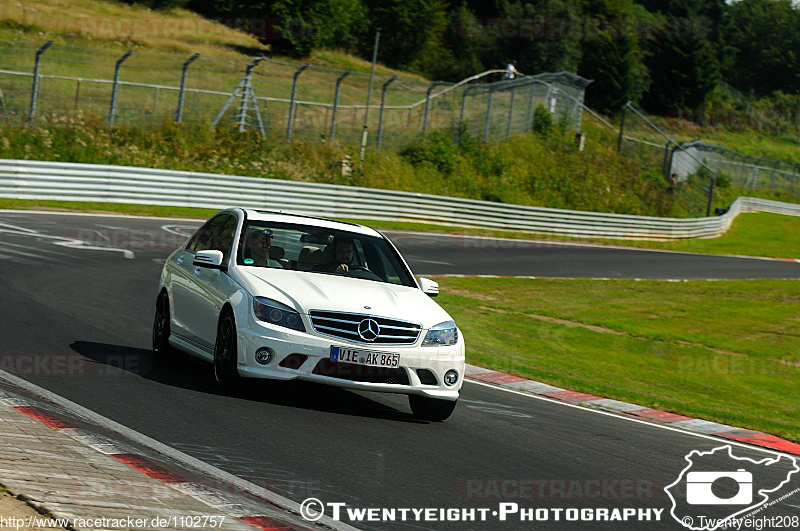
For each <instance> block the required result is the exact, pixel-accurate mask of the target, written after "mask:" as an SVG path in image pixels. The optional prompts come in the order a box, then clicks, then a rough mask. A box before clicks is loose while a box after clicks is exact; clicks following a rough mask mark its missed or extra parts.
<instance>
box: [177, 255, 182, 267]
mask: <svg viewBox="0 0 800 531" xmlns="http://www.w3.org/2000/svg"><path fill="white" fill-rule="evenodd" d="M175 261H176V262H178V265H181V264H182V263H183V257H182V256H179V257H178V259H177V260H175Z"/></svg>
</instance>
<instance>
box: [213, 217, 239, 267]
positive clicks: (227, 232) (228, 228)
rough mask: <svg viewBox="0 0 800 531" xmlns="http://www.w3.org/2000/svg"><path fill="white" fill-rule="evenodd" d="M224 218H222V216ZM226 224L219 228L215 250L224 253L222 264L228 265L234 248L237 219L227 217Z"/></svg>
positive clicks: (215, 239) (215, 238)
mask: <svg viewBox="0 0 800 531" xmlns="http://www.w3.org/2000/svg"><path fill="white" fill-rule="evenodd" d="M220 217H222V216H220ZM225 217H226V218H227V219H226V220H225V223H223V225H222V226H221V227H220V228H219V230H218V231H217V232H216V234H215V237H214V247H213V249H214V250H217V251H222V262H223V263H226V262H227V261H228V258H230V255H231V247H233V233H234V232H235V231H236V217H235V216H231V215H227V216H225Z"/></svg>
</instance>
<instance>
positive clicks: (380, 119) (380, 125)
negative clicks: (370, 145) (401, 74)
mask: <svg viewBox="0 0 800 531" xmlns="http://www.w3.org/2000/svg"><path fill="white" fill-rule="evenodd" d="M396 79H397V76H392V77H390V78H389V80H388V81H387V82H386V83H384V84H383V89H381V110H380V113H379V114H378V138H377V140H376V142H375V144H376V146H375V147H376V148H377V150H378V151H380V150H381V140H383V112H384V110H385V109H386V89H388V88H389V85H391V84H392V82H393V81H394V80H396Z"/></svg>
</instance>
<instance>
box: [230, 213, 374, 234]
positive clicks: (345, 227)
mask: <svg viewBox="0 0 800 531" xmlns="http://www.w3.org/2000/svg"><path fill="white" fill-rule="evenodd" d="M242 210H243V211H244V212H245V214H247V220H248V221H266V222H274V223H293V224H297V225H309V226H311V227H321V228H324V229H333V230H338V231H346V232H354V233H357V234H363V235H365V236H375V237H378V238H381V237H382V234H381V233H380V232H378V231H377V230H375V229H373V228H370V227H367V226H365V225H358V224H356V223H345V222H343V221H332V220H330V219H323V218H315V217H313V216H301V215H299V214H287V213H284V212H270V211H268V210H253V209H248V208H244V209H242Z"/></svg>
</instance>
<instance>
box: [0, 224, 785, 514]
mask: <svg viewBox="0 0 800 531" xmlns="http://www.w3.org/2000/svg"><path fill="white" fill-rule="evenodd" d="M197 225H198V223H196V222H186V221H171V220H154V219H143V218H141V219H135V218H122V217H110V216H108V217H100V216H73V215H63V214H33V213H9V212H0V294H2V295H0V315H2V322H3V331H2V335H1V336H0V338H1V339H0V346H1V347H2V355H0V369H3V370H5V371H8V372H11V373H14V374H16V375H18V376H20V377H22V378H24V379H26V380H28V381H30V382H32V383H34V384H36V385H39V386H41V387H44V388H46V389H48V390H50V391H52V392H54V393H57V394H59V395H61V396H63V397H66V398H67V399H69V400H71V401H74V402H76V403H78V404H80V405H82V406H85V407H87V408H89V409H91V410H93V411H95V412H97V413H99V414H101V415H104V416H106V417H108V418H110V419H112V420H114V421H116V422H119V423H121V424H123V425H125V426H128V427H130V428H132V429H134V430H137V431H139V432H141V433H143V434H145V435H147V436H149V437H152V438H154V439H156V440H158V441H160V442H163V443H166V444H168V445H170V446H172V447H174V448H176V449H179V450H181V451H183V452H185V453H187V454H190V455H192V456H194V457H197V458H199V459H201V460H203V461H205V462H207V463H209V464H212V465H214V466H217V467H219V468H221V469H223V470H226V471H228V472H231V473H233V474H236V475H237V476H239V477H241V478H244V479H247V480H249V481H251V482H254V483H256V484H258V485H261V486H265V487H267V488H269V489H271V490H274V491H276V492H278V493H279V494H282V495H284V496H286V497H288V498H291V499H293V500H296V501H302V500H304V499H306V498H309V497H315V498H319V499H320V500H322V501H324V502H343V503H346V504H347V506H352V507H365V508H366V507H379V508H392V507H395V508H401V507H412V508H456V509H469V508H476V509H480V508H488V509H490V510H497V509H498V504H499V503H502V502H509V503H512V502H513V503H518V504H519V506H520V507H523V508H530V507H535V508H544V509H558V508H562V509H567V508H578V509H586V508H592V509H597V508H609V509H614V508H619V509H622V508H635V509H646V508H652V509H662V510H663V512H662V514H661V518H660V519H661V521H660V522H652V521H651V522H649V523H645V522H636V521H633V522H628V523H627V524H625V523H620V522H616V521H613V522H597V521H595V522H588V523H587V522H583V523H581V522H565V521H563V520H561V521H555V520H554V518H555V517H554V514H555V513H554V512H552V511H551V512H549V513H548V515H549V520H548V521H546V522H534V523H531V522H520V521H519V515H518V514H511V515H510V516H509V518H508V520H506V521H500V520H499V518H498V517H495V516H493V514H492V513H491V512H489V513H487V521H486V522H466V523H465V522H436V523H430V522H427V523H426V522H404V523H401V522H392V523H385V522H370V523H355V524H354V525H356V526H357V527H359V528H363V529H395V528H409V529H410V528H414V529H477V528H480V529H484V528H493V529H532V528H545V529H578V528H580V529H619V528H626V529H643V528H647V529H650V528H655V529H677V528H681V527H680V526H679V525H678V523H677V522H676V521H675V520H673V518H672V517H671V516H670V515H669V512H670V507H671V501H670V498H669V497H668V496H667V495H666V494H665V493H664V490H663V489H664V486H666V485H668V484H670V483H672V482H674V481H675V480H676V479H677V478H678V477H679V475H680V473H681V471H682V470H683V469H684V468H685V467H686V465H687V461H686V460H685V459H684V457H685V456H686V455H687V454H688V453H689V452H690V451H692V450H701V451H708V450H711V449H713V448H717V447H720V446H723V445H725V444H726V443H725V442H723V441H721V440H718V439H711V438H703V437H700V436H697V435H692V434H688V433H685V432H678V431H673V430H668V429H664V428H662V427H656V426H653V425H650V424H646V423H640V422H634V421H630V420H627V419H622V418H619V417H616V416H613V415H606V414H600V413H598V412H594V411H588V410H585V409H581V408H575V407H569V406H566V405H563V404H559V403H554V402H550V401H545V400H540V399H536V398H532V397H529V396H523V395H519V394H514V393H510V392H507V391H501V390H498V389H495V388H492V387H489V386H485V385H481V384H477V383H473V382H468V383H466V384H465V386H464V388H463V391H462V398H461V401H460V402H459V407H458V408H457V409H456V412H455V413H454V415H453V416H452V417H451V418H450V419H449V420H448V421H446V422H444V423H435V424H428V423H424V422H419V421H416V420H415V419H413V417H412V416H411V414H410V410H409V408H408V404H407V399H406V398H405V397H402V396H392V395H380V394H370V393H360V392H353V391H347V390H340V389H329V388H326V387H321V386H316V385H309V384H298V383H280V384H276V383H263V382H261V383H256V384H253V385H248V386H247V387H246V388H244V389H242V390H241V391H240V392H239V393H237V394H235V395H230V396H225V395H221V394H219V393H218V392H217V391H216V390H215V389H214V386H213V385H212V380H211V370H210V366H208V365H205V364H204V363H202V362H200V361H199V360H195V359H191V358H188V357H184V356H176V357H174V358H173V359H170V360H166V361H157V360H154V359H153V357H152V355H151V351H150V341H151V327H152V318H153V309H154V302H155V300H154V299H155V295H156V289H157V283H158V276H159V272H160V270H161V265H162V263H163V259H164V258H165V257H166V256H167V255H168V254H169V252H171V251H172V250H173V249H174V248H175V247H176V246H177V245H179V244H180V243H182V241H183V240H184V239H185V237H186V236H188V235H189V234H190V233H191V231H192V230H193V228H194V227H196V226H197ZM391 237H392V238H393V241H395V242H396V244H397V245H398V247H399V248H400V249H401V251H402V252H403V253H404V255H405V256H406V258H407V259H408V260H409V262H410V265H411V267H412V269H413V270H414V272H415V273H417V274H443V273H450V274H503V275H532V276H544V277H555V276H567V277H619V278H626V277H627V278H800V264H798V263H790V262H781V261H770V260H757V259H744V258H730V257H710V256H700V255H688V254H675V253H663V252H648V251H635V250H619V249H609V248H600V247H584V246H566V245H558V244H556V245H552V244H549V245H548V244H536V243H524V242H521V243H513V242H506V241H502V240H501V241H498V240H487V239H468V238H463V237H443V236H429V235H417V234H399V233H392V234H391ZM733 449H734V452H735V454H736V455H737V456H739V457H749V458H752V459H764V458H767V457H771V454H769V453H766V452H762V451H760V450H756V449H751V448H745V447H741V446H734V447H733ZM786 461H787V459H783V460H781V462H779V463H777V464H776V465H774V466H773V467H771V468H770V469H769V470H767V471H766V472H765V473H764V478H766V479H764V478H762V479H761V480H762V481H770V482H773V483H774V484H776V485H777V484H780V483H781V481H782V479H781V478H785V477H786V476H787V474H788V472H789V470H790V469H789V467H788V465H786ZM711 462H712V469H714V470H717V471H731V470H735V469H736V468H737V463H735V462H732V461H731V460H730V458H725V457H721V456H719V455H714V456H713V459H712V461H711ZM798 476H800V474H796V475H795V476H793V477H792V479H791V481H789V482H788V483H787V484H786V485H784V486H783V487H782V488H781V490H780V493H784V491H785V492H787V493H788V492H790V491H792V490H794V489H797V488H798V487H800V478H798ZM597 485H602V487H601V490H597V489H596V488H595V487H596V486H597ZM715 485H717V484H715ZM709 488H710V487H709ZM719 488H720V489H721V490H719V491H718V490H716V489H717V487H716V486H715V487H714V489H715V490H714V494H715V495H717V496H719V497H720V498H725V497H729V496H730V495H732V494H730V492H734V493H735V492H736V490H737V488H739V486H738V485H736V484H735V483H734V484H732V485H731V484H724V485H723V486H722V487H719ZM777 495H779V494H776V496H777ZM792 500H794V501H792ZM724 508H725V507H724V506H722V505H709V506H706V507H705V509H707V516H709V517H713V516H714V515H720V514H722V513H720V511H722V510H723V509H724ZM759 516H790V517H791V516H800V497H798V495H795V496H794V497H793V498H791V499H789V500H787V502H786V503H782V504H777V505H775V506H773V507H770V508H767V509H765V510H764V511H763V512H761V513H759ZM562 518H563V517H562Z"/></svg>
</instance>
